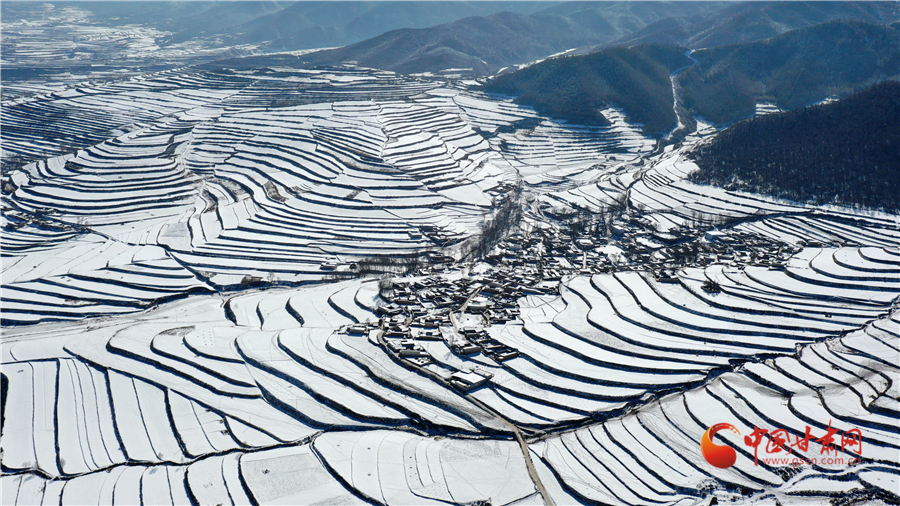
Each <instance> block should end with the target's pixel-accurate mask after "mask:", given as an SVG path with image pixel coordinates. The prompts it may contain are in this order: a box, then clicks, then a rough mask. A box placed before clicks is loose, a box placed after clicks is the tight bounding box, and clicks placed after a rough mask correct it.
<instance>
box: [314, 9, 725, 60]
mask: <svg viewBox="0 0 900 506" xmlns="http://www.w3.org/2000/svg"><path fill="white" fill-rule="evenodd" d="M723 5H725V4H724V3H721V2H672V3H666V2H571V3H566V4H561V5H559V6H554V7H551V8H549V9H545V10H543V11H541V12H538V13H535V14H531V15H525V14H520V13H511V12H502V13H498V14H494V15H490V16H473V17H469V18H465V19H461V20H458V21H455V22H453V23H448V24H443V25H438V26H434V27H431V28H425V29H403V30H394V31H391V32H387V33H384V34H382V35H379V36H377V37H374V38H371V39H368V40H365V41H362V42H359V43H356V44H353V45H350V46H346V47H342V48H338V49H334V50H329V51H321V52H318V53H315V54H313V55H309V56H308V57H307V59H308V61H309V62H311V63H313V64H318V65H335V64H340V63H343V62H346V61H355V62H358V64H359V65H361V66H364V67H373V68H379V69H385V70H393V71H397V72H403V73H417V72H437V71H441V70H444V69H449V68H463V69H471V70H472V72H473V73H475V74H481V75H488V74H493V73H495V72H497V71H499V70H500V69H502V68H504V67H507V66H511V65H516V64H522V63H528V62H531V61H534V60H536V59H540V58H545V57H547V56H548V55H551V54H555V53H559V52H562V51H566V50H569V49H573V48H578V47H583V46H591V45H597V44H602V43H606V42H611V41H613V40H615V39H616V38H618V37H621V36H623V35H624V34H627V33H630V32H632V31H633V30H636V29H639V28H642V27H644V26H646V25H647V24H648V23H651V22H655V21H657V20H659V19H662V18H664V17H668V16H672V15H676V14H678V15H690V14H694V13H698V12H708V11H713V10H716V9H721V8H722V7H723Z"/></svg>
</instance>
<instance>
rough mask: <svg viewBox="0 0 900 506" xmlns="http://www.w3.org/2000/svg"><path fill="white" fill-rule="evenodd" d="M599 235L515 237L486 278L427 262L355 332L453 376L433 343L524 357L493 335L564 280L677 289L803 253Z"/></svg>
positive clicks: (478, 381)
mask: <svg viewBox="0 0 900 506" xmlns="http://www.w3.org/2000/svg"><path fill="white" fill-rule="evenodd" d="M591 228H592V227H587V228H586V229H585V228H584V227H570V226H569V225H567V224H566V223H565V222H563V223H561V226H559V227H546V228H535V229H534V230H532V231H531V232H530V233H529V234H528V235H525V234H521V233H516V234H512V235H509V236H507V237H506V238H504V239H503V240H502V241H501V242H500V243H499V244H497V245H496V246H495V247H494V248H493V250H492V251H491V252H490V253H489V254H488V255H486V256H485V257H484V258H482V259H481V260H482V261H483V262H485V263H487V264H490V265H491V269H489V270H488V271H487V273H486V274H481V275H479V274H474V273H470V274H469V275H468V276H465V275H463V276H460V277H454V276H446V275H437V274H436V273H438V272H440V270H441V269H442V268H444V267H448V266H450V265H452V264H453V263H454V262H453V259H450V258H440V259H432V258H429V261H430V262H429V263H430V265H429V266H428V267H424V268H421V269H420V270H419V271H418V274H420V277H418V278H417V279H416V280H415V281H410V282H406V283H394V284H393V285H392V286H391V287H390V288H388V289H386V290H382V293H381V298H382V299H384V301H385V302H386V304H383V305H381V306H379V307H377V308H376V312H377V314H378V315H379V317H380V318H379V320H378V323H377V324H376V326H366V325H356V326H354V327H351V328H350V329H349V330H348V331H349V332H354V333H366V334H368V333H369V332H372V331H373V330H376V329H377V330H379V332H381V336H382V339H383V343H384V345H385V346H386V347H387V348H389V349H390V351H391V352H392V353H393V354H394V356H395V357H398V358H399V359H400V360H404V361H407V362H409V364H411V365H413V366H417V367H429V366H430V367H433V368H438V369H443V370H446V369H448V368H447V366H446V364H436V363H435V360H434V358H433V357H432V355H431V354H430V353H429V351H428V348H429V346H427V345H426V342H427V341H443V342H444V343H445V344H446V345H447V348H449V349H450V350H451V351H452V352H453V353H454V354H456V355H458V356H461V357H464V356H468V357H471V356H473V355H480V356H481V357H484V358H487V359H490V360H491V361H493V363H496V364H500V363H502V362H503V361H505V360H510V359H512V358H515V357H517V356H519V352H518V350H515V349H513V348H510V347H509V346H506V345H504V344H503V343H500V342H498V341H497V340H495V339H493V338H491V336H490V334H489V332H488V331H486V330H485V329H486V328H487V327H490V326H491V325H496V324H504V323H507V322H513V323H515V322H518V321H519V320H518V319H519V307H518V300H519V299H520V298H521V297H523V296H527V295H538V296H540V295H557V294H558V293H559V284H560V282H561V281H562V280H563V278H564V277H565V276H568V275H572V274H580V275H591V274H597V273H604V272H610V271H615V270H621V269H628V268H629V267H630V266H631V267H634V266H639V267H640V268H641V269H646V270H650V271H651V272H653V273H654V275H655V276H656V278H657V279H658V280H659V281H662V282H678V280H677V278H676V275H675V273H676V272H677V270H678V269H680V268H682V267H684V266H685V265H696V266H703V265H707V264H710V263H713V262H721V263H739V264H741V265H749V264H753V265H768V266H769V267H770V268H782V266H783V265H784V264H785V261H786V260H787V259H788V258H790V256H791V255H792V254H793V253H794V252H795V251H796V249H795V248H794V247H791V246H787V245H779V244H777V243H773V242H772V241H771V239H768V238H763V237H760V236H757V235H754V234H750V233H741V232H739V231H736V230H730V231H729V233H727V234H725V233H720V232H718V231H717V230H715V229H708V230H706V231H705V232H704V231H703V230H702V229H701V230H677V229H676V230H674V231H672V232H669V233H661V232H658V231H656V230H654V229H653V227H652V226H648V224H647V223H645V222H643V221H642V220H640V219H633V218H627V217H626V218H625V219H618V220H616V221H615V223H614V224H611V225H608V226H607V227H603V228H604V230H603V231H602V233H600V231H599V230H598V227H593V230H591ZM429 232H431V231H429ZM435 260H437V261H435ZM477 270H478V269H473V271H477ZM481 272H484V270H481ZM464 314H465V315H466V316H465V318H464V321H463V315H464ZM431 349H432V350H434V348H431ZM443 376H444V378H445V379H446V380H447V381H448V382H450V383H451V384H453V385H454V386H456V387H457V388H460V389H461V390H470V389H472V388H476V387H477V386H480V385H482V384H484V382H485V381H487V380H488V379H489V376H490V375H489V374H487V375H485V374H484V373H481V374H478V373H472V372H471V371H468V372H466V371H457V370H455V369H452V368H450V371H449V374H444V375H443ZM486 378H488V379H486Z"/></svg>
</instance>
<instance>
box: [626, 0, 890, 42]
mask: <svg viewBox="0 0 900 506" xmlns="http://www.w3.org/2000/svg"><path fill="white" fill-rule="evenodd" d="M835 20H852V21H862V22H866V23H873V24H890V23H892V22H896V21H898V20H900V3H898V2H743V3H736V4H732V5H729V6H728V7H727V8H724V9H721V10H716V11H713V12H711V13H708V14H698V15H694V16H674V17H669V18H666V19H663V20H661V21H657V22H655V23H652V24H650V25H647V26H646V27H644V28H642V29H640V30H637V31H635V32H634V33H632V34H629V35H627V36H626V37H624V38H622V39H620V40H618V41H616V42H615V44H616V45H623V46H631V45H634V44H672V45H679V46H685V47H688V48H691V49H700V48H711V47H717V46H724V45H728V44H738V43H745V42H753V41H756V40H762V39H766V38H770V37H774V36H776V35H778V34H781V33H784V32H787V31H790V30H796V29H798V28H804V27H807V26H812V25H817V24H821V23H826V22H829V21H835Z"/></svg>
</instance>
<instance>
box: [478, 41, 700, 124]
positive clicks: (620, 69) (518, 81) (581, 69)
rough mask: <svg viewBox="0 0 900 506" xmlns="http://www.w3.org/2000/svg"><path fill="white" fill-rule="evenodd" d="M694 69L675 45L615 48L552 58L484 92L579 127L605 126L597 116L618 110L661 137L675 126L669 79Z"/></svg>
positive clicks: (500, 79) (502, 79)
mask: <svg viewBox="0 0 900 506" xmlns="http://www.w3.org/2000/svg"><path fill="white" fill-rule="evenodd" d="M690 64H691V60H690V59H689V58H687V57H686V56H685V55H684V49H683V48H678V47H673V46H638V47H632V48H621V47H620V48H611V49H606V50H603V51H600V52H597V53H593V54H589V55H583V56H569V57H563V58H553V59H550V60H546V61H543V62H541V63H538V64H536V65H532V66H530V67H526V68H524V69H522V70H519V71H517V72H514V73H511V74H505V75H502V76H499V77H497V78H495V79H493V80H492V81H491V82H490V83H489V84H488V85H487V86H486V87H485V89H486V91H488V92H492V93H501V94H505V95H513V96H516V97H517V98H516V102H517V103H520V104H524V105H529V106H532V107H534V108H535V109H536V110H538V111H540V112H541V113H542V114H547V115H550V116H554V117H559V118H564V119H569V120H572V121H576V122H579V123H587V124H591V123H595V124H596V123H600V124H603V123H605V121H606V120H605V118H604V117H603V116H602V115H601V114H600V113H599V111H600V109H605V108H607V107H611V106H613V107H620V108H623V109H624V110H625V114H626V117H628V118H629V120H630V121H632V122H635V123H642V124H643V125H644V131H645V132H646V133H648V134H651V135H661V134H662V133H664V132H667V131H670V130H672V129H673V128H674V127H675V125H676V122H677V118H676V117H675V113H674V111H673V110H672V85H671V82H670V80H669V75H670V74H671V73H672V71H674V70H675V69H678V68H681V67H684V66H687V65H690Z"/></svg>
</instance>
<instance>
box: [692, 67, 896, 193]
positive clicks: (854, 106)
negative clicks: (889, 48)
mask: <svg viewBox="0 0 900 506" xmlns="http://www.w3.org/2000/svg"><path fill="white" fill-rule="evenodd" d="M693 156H694V158H695V159H696V162H697V165H699V166H700V170H699V171H697V172H695V173H694V174H692V175H691V179H692V180H693V181H695V182H698V183H706V184H712V185H717V186H724V187H726V188H730V189H738V190H747V191H752V192H758V193H765V194H769V195H774V196H777V197H783V198H788V199H791V200H796V201H814V202H815V203H817V204H824V203H837V204H843V205H848V204H859V205H863V206H866V207H871V208H883V209H885V210H888V211H896V210H897V209H900V82H897V81H886V82H883V83H879V84H877V85H875V86H873V87H871V88H868V89H866V90H864V91H861V92H859V93H857V94H855V95H852V96H850V97H848V98H846V99H844V100H840V101H837V102H832V103H829V104H823V105H816V106H811V107H806V108H803V109H798V110H794V111H790V112H785V113H778V114H770V115H766V116H761V117H758V118H754V119H751V120H746V121H742V122H740V123H737V124H735V125H733V126H732V127H731V128H729V129H728V130H725V131H724V132H722V133H721V134H719V135H718V136H716V137H715V138H714V139H713V141H712V142H711V143H709V144H707V145H703V146H701V147H700V148H698V149H697V150H695V151H694V152H693Z"/></svg>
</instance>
